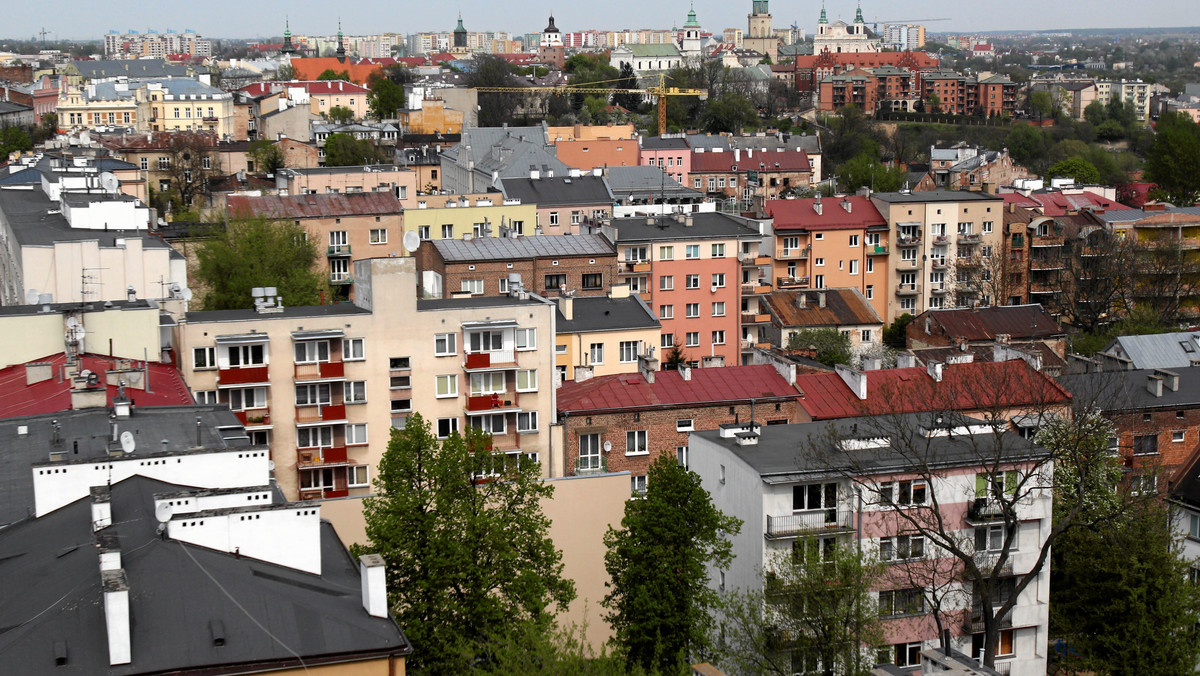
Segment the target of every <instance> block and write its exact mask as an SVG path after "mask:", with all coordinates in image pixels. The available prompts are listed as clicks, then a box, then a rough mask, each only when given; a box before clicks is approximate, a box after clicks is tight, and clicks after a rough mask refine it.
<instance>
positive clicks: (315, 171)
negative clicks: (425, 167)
mask: <svg viewBox="0 0 1200 676" xmlns="http://www.w3.org/2000/svg"><path fill="white" fill-rule="evenodd" d="M275 186H276V189H277V190H279V194H281V195H318V194H321V193H332V192H345V193H351V192H387V191H390V192H391V193H392V194H393V195H395V196H396V199H398V200H400V204H402V205H403V206H404V208H405V209H415V208H417V206H418V205H417V172H415V171H413V170H411V169H406V168H404V167H397V166H395V165H393V164H368V165H365V166H353V167H304V168H287V169H280V170H279V171H278V172H276V173H275Z"/></svg>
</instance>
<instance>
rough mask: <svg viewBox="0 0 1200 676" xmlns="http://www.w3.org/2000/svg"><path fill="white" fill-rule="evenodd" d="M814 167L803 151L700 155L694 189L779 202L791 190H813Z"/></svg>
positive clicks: (694, 167)
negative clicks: (785, 192) (784, 193)
mask: <svg viewBox="0 0 1200 676" xmlns="http://www.w3.org/2000/svg"><path fill="white" fill-rule="evenodd" d="M812 175H813V167H812V163H811V162H810V161H809V159H808V153H806V152H805V151H803V150H784V149H782V148H779V149H777V150H774V151H768V152H763V151H761V150H760V151H755V150H751V149H747V150H742V149H740V148H734V149H733V151H732V152H696V153H694V154H693V155H692V166H691V173H690V176H691V187H692V188H694V189H696V190H701V191H704V192H707V193H708V194H709V195H716V196H720V197H726V198H733V199H746V200H748V199H751V198H753V197H762V198H764V199H776V198H778V197H781V196H782V194H783V192H784V191H785V190H788V189H789V188H809V187H812Z"/></svg>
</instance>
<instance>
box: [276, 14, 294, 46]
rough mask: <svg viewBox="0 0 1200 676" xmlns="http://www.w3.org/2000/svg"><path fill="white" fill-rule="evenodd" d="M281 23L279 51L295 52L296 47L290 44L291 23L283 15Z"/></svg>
mask: <svg viewBox="0 0 1200 676" xmlns="http://www.w3.org/2000/svg"><path fill="white" fill-rule="evenodd" d="M283 25H284V29H283V46H282V47H280V48H279V53H280V54H295V53H296V48H295V47H294V46H293V45H292V23H291V21H289V20H288V19H287V18H286V17H285V18H284V24H283Z"/></svg>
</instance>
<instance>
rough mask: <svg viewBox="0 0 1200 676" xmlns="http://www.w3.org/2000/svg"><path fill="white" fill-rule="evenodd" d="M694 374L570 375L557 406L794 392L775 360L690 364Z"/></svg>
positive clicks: (590, 407)
mask: <svg viewBox="0 0 1200 676" xmlns="http://www.w3.org/2000/svg"><path fill="white" fill-rule="evenodd" d="M691 374H692V376H691V380H684V379H683V376H682V375H681V374H680V372H679V371H658V372H656V373H655V374H654V383H653V384H651V383H647V382H646V380H645V379H644V378H643V377H642V376H641V375H639V374H636V373H632V374H618V375H611V376H597V377H595V378H592V379H590V380H586V381H584V382H582V383H578V382H574V381H568V382H565V383H563V386H562V388H561V389H560V390H559V391H558V410H559V411H570V412H571V413H577V412H581V411H607V410H620V409H633V408H657V407H662V406H689V405H690V406H704V405H712V404H717V403H723V402H728V401H749V400H751V399H767V398H783V397H794V396H796V389H795V388H794V387H792V386H791V385H789V384H788V382H787V381H786V380H784V379H783V376H781V375H779V372H778V371H776V370H775V367H774V366H769V365H759V366H725V367H722V368H707V369H701V368H697V369H692V370H691Z"/></svg>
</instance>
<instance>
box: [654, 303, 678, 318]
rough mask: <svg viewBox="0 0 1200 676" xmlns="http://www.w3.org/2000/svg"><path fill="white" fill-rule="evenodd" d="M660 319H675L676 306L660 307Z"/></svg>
mask: <svg viewBox="0 0 1200 676" xmlns="http://www.w3.org/2000/svg"><path fill="white" fill-rule="evenodd" d="M658 318H659V319H675V306H674V305H659V306H658Z"/></svg>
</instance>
